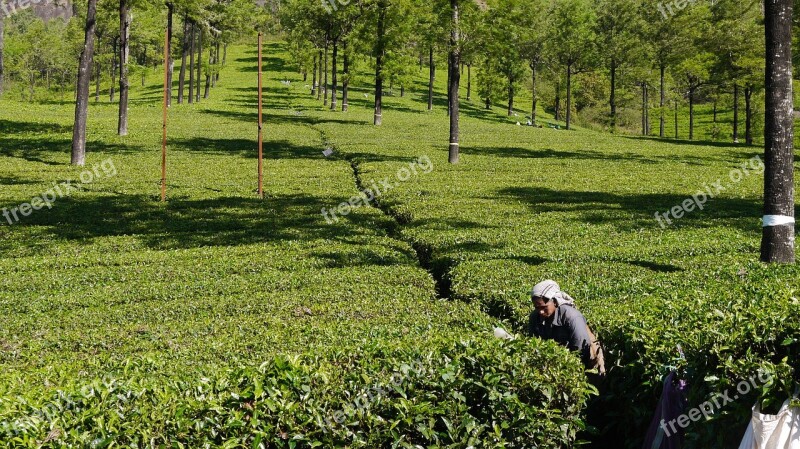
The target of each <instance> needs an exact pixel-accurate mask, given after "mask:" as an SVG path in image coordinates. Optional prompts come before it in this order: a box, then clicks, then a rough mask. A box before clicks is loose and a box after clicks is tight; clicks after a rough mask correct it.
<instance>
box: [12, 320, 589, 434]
mask: <svg viewBox="0 0 800 449" xmlns="http://www.w3.org/2000/svg"><path fill="white" fill-rule="evenodd" d="M150 369H151V367H148V366H147V365H146V364H144V363H133V364H130V365H129V366H127V367H126V368H125V371H124V372H123V373H122V377H121V378H120V379H122V380H105V381H103V380H97V381H95V382H93V383H92V384H91V385H89V386H85V387H82V388H77V387H75V388H71V389H67V390H63V391H58V392H55V393H53V394H52V396H51V397H50V398H49V399H48V400H46V401H39V400H36V399H33V398H25V397H14V398H2V399H0V441H5V442H6V444H8V447H14V448H33V447H42V446H43V447H93V448H105V447H145V446H147V447H170V448H172V447H175V448H180V447H187V448H189V447H191V448H199V447H224V448H234V447H237V448H238V447H247V448H259V447H262V448H313V447H325V448H328V447H349V448H358V447H361V448H384V447H385V448H389V447H392V448H415V447H430V448H455V447H467V446H472V447H480V448H493V447H494V448H529V447H539V448H559V447H567V446H570V445H572V444H573V442H574V441H575V437H576V434H577V432H578V431H579V430H580V429H582V428H583V422H582V420H581V416H580V414H581V410H582V409H583V407H584V406H585V402H586V400H587V398H588V395H589V394H591V392H592V391H594V389H593V387H591V386H590V385H588V383H587V381H586V378H585V376H584V374H583V369H582V367H581V365H580V363H579V362H578V360H577V359H576V358H575V357H573V356H572V355H570V354H569V353H568V352H567V351H566V350H564V349H563V348H560V347H557V346H555V345H553V344H552V343H550V342H542V341H537V340H517V341H512V342H505V341H500V340H496V339H494V338H492V337H491V336H487V337H486V338H485V339H482V340H472V341H462V342H458V343H446V342H445V343H438V344H435V345H434V349H432V350H430V352H426V353H419V352H414V351H413V350H409V349H402V348H392V349H383V348H380V347H373V348H369V349H365V350H363V351H360V352H358V353H355V354H338V355H337V356H335V357H333V358H332V359H323V358H320V357H314V356H310V355H309V356H298V357H283V356H280V357H277V358H275V359H273V360H271V361H269V362H266V363H264V364H263V365H261V366H260V367H258V368H246V369H240V370H236V371H228V372H224V373H220V375H219V376H217V377H215V378H213V379H207V378H204V379H201V380H199V381H195V382H185V381H175V380H169V381H166V382H165V381H163V380H162V381H154V380H155V379H152V378H150V377H149V374H148V371H150Z"/></svg>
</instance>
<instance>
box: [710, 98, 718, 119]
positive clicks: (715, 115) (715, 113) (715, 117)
mask: <svg viewBox="0 0 800 449" xmlns="http://www.w3.org/2000/svg"><path fill="white" fill-rule="evenodd" d="M711 121H712V122H714V123H717V99H716V98H714V113H713V118H712V119H711Z"/></svg>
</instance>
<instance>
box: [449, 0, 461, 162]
mask: <svg viewBox="0 0 800 449" xmlns="http://www.w3.org/2000/svg"><path fill="white" fill-rule="evenodd" d="M459 3H460V0H450V11H451V13H452V21H451V22H450V55H449V58H448V60H449V67H448V70H449V76H448V80H449V81H448V97H449V99H448V101H449V103H450V104H449V106H450V145H449V158H448V160H449V162H450V163H451V164H457V163H458V156H459V154H458V153H459V138H458V137H459V136H458V134H459V132H458V119H459V101H458V88H459V83H460V81H461V72H460V71H459V69H460V65H461V48H460V46H461V38H460V36H459V7H460V4H459Z"/></svg>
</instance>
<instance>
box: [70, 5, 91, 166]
mask: <svg viewBox="0 0 800 449" xmlns="http://www.w3.org/2000/svg"><path fill="white" fill-rule="evenodd" d="M96 19H97V0H88V8H87V12H86V28H85V34H84V41H83V42H84V43H83V50H82V51H81V58H80V62H79V63H78V86H77V89H76V90H77V99H76V101H75V123H74V127H73V129H72V164H73V165H80V166H82V165H85V164H86V120H87V116H88V114H89V80H90V78H91V74H90V71H91V68H92V59H93V58H94V33H95V28H96V26H97V21H96Z"/></svg>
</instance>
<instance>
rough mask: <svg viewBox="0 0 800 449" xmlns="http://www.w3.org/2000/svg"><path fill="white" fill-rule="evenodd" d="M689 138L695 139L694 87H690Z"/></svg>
mask: <svg viewBox="0 0 800 449" xmlns="http://www.w3.org/2000/svg"><path fill="white" fill-rule="evenodd" d="M689 140H694V88H691V89H689Z"/></svg>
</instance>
